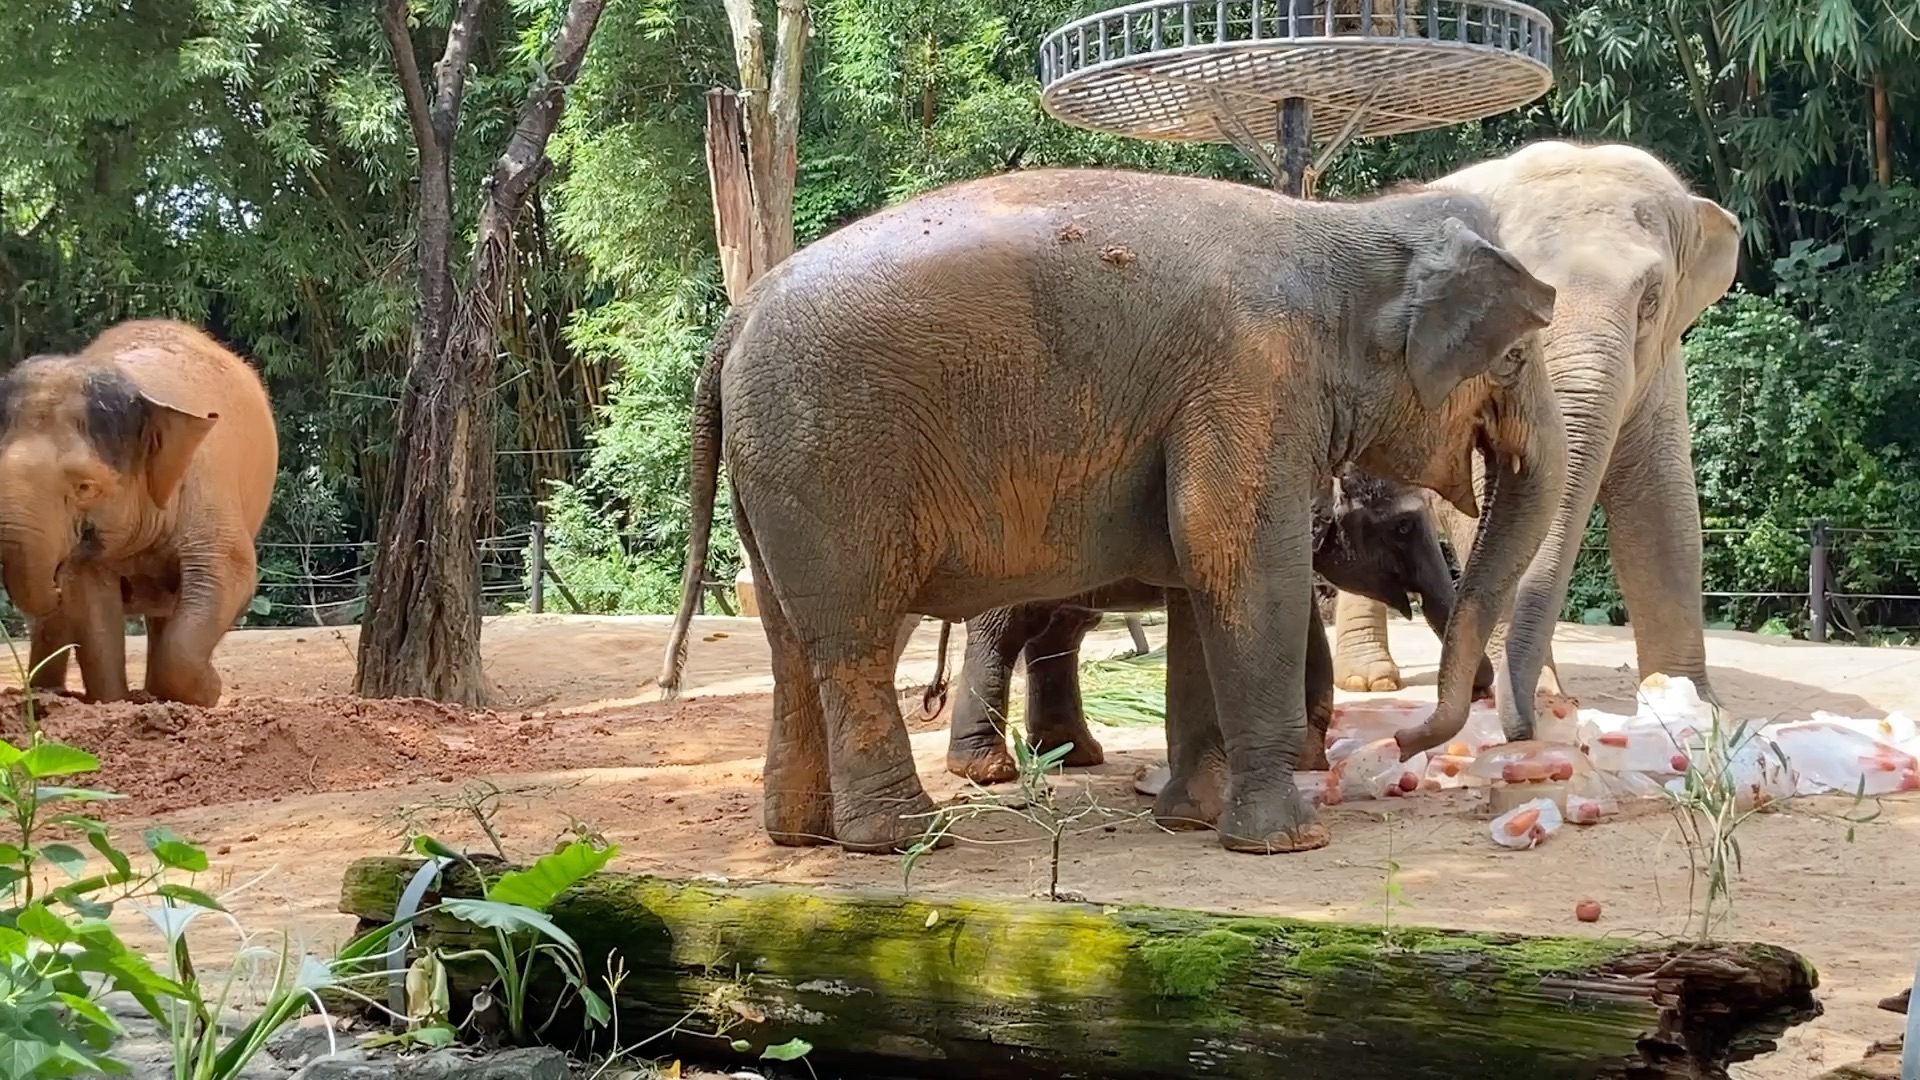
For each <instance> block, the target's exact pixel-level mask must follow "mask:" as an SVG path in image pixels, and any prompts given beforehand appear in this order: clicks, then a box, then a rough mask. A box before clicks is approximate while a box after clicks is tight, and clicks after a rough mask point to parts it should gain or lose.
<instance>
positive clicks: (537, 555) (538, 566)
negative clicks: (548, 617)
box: [527, 521, 547, 615]
mask: <svg viewBox="0 0 1920 1080" xmlns="http://www.w3.org/2000/svg"><path fill="white" fill-rule="evenodd" d="M546 585H547V526H546V524H545V523H544V522H540V521H536V522H534V523H533V587H532V589H531V590H529V592H528V595H527V607H528V608H529V609H530V610H531V611H532V612H533V613H534V614H535V615H538V614H540V613H541V612H542V611H544V610H545V609H546V606H547V604H546V600H547V589H546Z"/></svg>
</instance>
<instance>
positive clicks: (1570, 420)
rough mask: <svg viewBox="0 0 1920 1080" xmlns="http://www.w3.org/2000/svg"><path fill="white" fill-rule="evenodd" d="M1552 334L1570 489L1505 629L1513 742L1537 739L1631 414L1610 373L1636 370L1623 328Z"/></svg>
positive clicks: (1504, 716)
mask: <svg viewBox="0 0 1920 1080" xmlns="http://www.w3.org/2000/svg"><path fill="white" fill-rule="evenodd" d="M1555 329H1556V330H1557V331H1559V332H1558V333H1557V334H1556V335H1555V336H1556V339H1557V340H1556V341H1554V342H1551V343H1549V346H1548V356H1549V357H1550V362H1551V363H1552V365H1553V367H1554V368H1555V369H1557V370H1561V371H1565V372H1568V373H1569V374H1568V376H1567V377H1566V378H1565V379H1563V380H1562V383H1563V385H1561V386H1560V387H1559V388H1558V390H1557V391H1556V398H1557V400H1558V402H1559V408H1560V411H1561V415H1562V416H1563V417H1564V422H1565V425H1566V484H1565V487H1564V488H1563V489H1562V491H1561V493H1560V496H1559V498H1558V500H1557V504H1558V505H1557V506H1556V507H1555V509H1554V513H1553V519H1552V521H1551V522H1550V523H1549V525H1548V528H1547V531H1546V535H1545V537H1544V538H1543V539H1542V540H1541V542H1540V545H1539V549H1538V551H1537V552H1536V553H1535V554H1534V555H1533V558H1532V561H1531V563H1530V564H1529V565H1528V567H1527V569H1526V572H1525V574H1524V575H1523V576H1522V577H1521V579H1520V584H1519V586H1518V589H1517V591H1516V593H1515V597H1514V601H1513V609H1512V610H1513V617H1512V620H1511V621H1510V623H1509V625H1508V627H1507V640H1506V650H1505V656H1504V659H1503V662H1502V663H1501V671H1500V685H1499V687H1498V690H1497V693H1496V697H1497V698H1498V700H1499V703H1500V723H1501V727H1502V728H1503V729H1504V730H1505V733H1506V736H1507V738H1508V739H1510V740H1515V741H1518V740H1521V739H1531V738H1533V737H1534V731H1535V724H1534V705H1535V702H1534V695H1535V691H1536V688H1537V687H1538V686H1539V683H1540V669H1541V668H1542V667H1544V666H1545V663H1546V656H1547V650H1548V648H1549V646H1550V645H1551V643H1552V641H1553V629H1554V625H1555V624H1556V623H1557V622H1558V621H1559V618H1560V611H1561V609H1562V608H1563V607H1565V605H1566V602H1567V588H1568V586H1569V585H1570V584H1571V582H1572V581H1573V570H1574V564H1575V562H1576V561H1577V560H1578V558H1579V555H1580V542H1581V541H1582V540H1583V539H1584V538H1585V536H1586V532H1587V520H1588V519H1589V518H1590V517H1592V516H1593V505H1594V501H1595V499H1596V498H1597V497H1598V495H1599V492H1600V482H1601V479H1602V478H1603V477H1604V475H1605V473H1606V469H1607V462H1608V461H1609V459H1610V458H1611V457H1612V454H1613V444H1614V433H1615V432H1617V431H1618V430H1619V427H1620V418H1621V416H1622V414H1623V412H1624V410H1625V408H1626V400H1625V395H1624V389H1625V387H1624V386H1622V385H1620V384H1618V383H1617V382H1616V381H1614V380H1613V379H1611V378H1610V376H1609V375H1608V374H1607V373H1611V372H1618V371H1620V370H1622V368H1623V365H1625V366H1627V367H1626V369H1627V370H1631V367H1630V365H1631V364H1632V351H1631V350H1632V344H1631V342H1632V337H1631V332H1630V331H1628V330H1627V329H1625V328H1622V327H1618V326H1614V325H1611V324H1610V323H1605V322H1601V323H1599V324H1585V325H1583V324H1576V325H1573V326H1564V327H1556V328H1555ZM1556 346H1557V347H1556ZM1596 373H1597V374H1596Z"/></svg>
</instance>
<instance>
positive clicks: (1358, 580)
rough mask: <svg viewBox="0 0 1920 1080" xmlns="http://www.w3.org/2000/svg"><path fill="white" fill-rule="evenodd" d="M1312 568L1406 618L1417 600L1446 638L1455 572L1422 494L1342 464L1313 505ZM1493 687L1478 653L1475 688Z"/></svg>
mask: <svg viewBox="0 0 1920 1080" xmlns="http://www.w3.org/2000/svg"><path fill="white" fill-rule="evenodd" d="M1313 569H1314V572H1315V573H1317V574H1319V575H1320V576H1321V577H1323V578H1325V579H1326V580H1327V582H1328V583H1329V584H1330V585H1332V586H1333V587H1334V588H1337V589H1341V590H1344V591H1346V592H1348V593H1352V594H1355V595H1358V596H1365V597H1372V598H1376V599H1379V600H1380V601H1381V602H1383V603H1385V604H1387V605H1388V606H1389V607H1391V608H1393V609H1394V610H1395V611H1398V612H1399V613H1400V617H1401V618H1404V619H1411V618H1413V606H1412V604H1411V602H1410V601H1411V599H1412V598H1416V597H1417V598H1418V599H1419V601H1420V613H1421V615H1422V617H1423V618H1425V619H1426V622H1427V625H1428V626H1430V627H1432V628H1433V632H1434V635H1435V636H1436V637H1439V638H1441V639H1442V640H1444V639H1445V637H1446V632H1447V621H1448V620H1449V619H1451V618H1452V617H1453V604H1454V573H1453V568H1452V567H1451V566H1449V565H1448V564H1447V556H1446V552H1445V551H1444V550H1442V549H1441V547H1440V534H1439V530H1438V529H1437V528H1436V527H1435V524H1434V517H1433V508H1432V507H1431V506H1430V505H1429V503H1428V501H1427V497H1426V495H1425V493H1423V492H1420V491H1416V490H1414V489H1412V488H1409V487H1406V486H1405V485H1402V484H1398V483H1395V482H1394V481H1392V480H1388V479H1386V478H1384V477H1379V476H1374V475H1373V474H1371V473H1368V472H1366V471H1365V470H1362V469H1359V468H1355V467H1354V466H1352V465H1345V466H1342V467H1341V468H1340V469H1339V470H1337V471H1336V473H1335V474H1334V480H1333V487H1332V490H1331V491H1330V492H1329V495H1328V497H1326V498H1324V499H1321V500H1320V501H1319V503H1318V504H1317V505H1316V506H1315V516H1314V546H1313ZM1492 685H1493V667H1492V665H1491V664H1489V663H1488V662H1487V660H1486V658H1485V657H1482V658H1481V659H1480V663H1479V667H1478V669H1477V670H1476V671H1475V673H1474V680H1473V686H1474V690H1475V691H1476V692H1479V691H1483V690H1486V689H1489V688H1490V687H1492Z"/></svg>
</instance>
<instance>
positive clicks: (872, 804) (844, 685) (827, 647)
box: [788, 612, 933, 854]
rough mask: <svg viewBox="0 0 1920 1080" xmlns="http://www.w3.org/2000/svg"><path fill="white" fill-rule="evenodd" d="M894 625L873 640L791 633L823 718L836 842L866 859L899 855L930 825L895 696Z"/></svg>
mask: <svg viewBox="0 0 1920 1080" xmlns="http://www.w3.org/2000/svg"><path fill="white" fill-rule="evenodd" d="M794 614H795V613H793V612H789V613H788V617H789V618H792V617H793V616H794ZM893 625H894V624H893V623H892V622H891V621H890V620H889V621H888V623H887V626H886V627H884V628H883V629H882V630H881V632H880V633H878V634H875V633H872V632H867V633H863V632H861V631H860V630H859V629H858V628H856V627H853V626H851V625H844V624H843V625H835V626H833V627H831V628H830V629H827V630H826V631H825V632H824V633H822V632H820V628H819V627H811V626H797V627H796V629H798V630H799V633H800V636H801V640H802V641H804V642H806V646H805V647H806V650H807V655H808V659H809V661H810V663H811V665H812V668H813V673H814V677H815V678H816V679H817V680H818V682H819V685H820V705H821V709H822V711H823V712H824V714H825V717H826V729H827V764H828V768H829V771H830V772H831V775H832V781H833V783H832V788H833V836H834V839H835V840H836V841H838V842H839V844H840V846H841V847H843V848H846V849H847V850H848V851H854V852H861V853H867V854H886V853H891V852H896V851H901V850H904V849H905V848H906V847H907V846H908V845H910V844H912V843H913V841H914V840H916V839H918V838H919V837H920V836H922V835H923V834H924V833H925V832H926V831H927V828H928V826H929V825H931V823H932V822H931V815H932V813H933V800H931V799H929V798H928V797H927V793H926V789H924V788H923V787H921V785H920V776H919V774H918V773H917V772H916V771H915V769H914V763H913V747H912V745H911V744H910V743H909V742H908V741H907V726H906V720H905V718H904V717H902V716H901V715H900V700H899V697H898V695H897V694H896V693H895V692H894V685H893V672H894V663H893V659H894V658H893V641H892V626H893Z"/></svg>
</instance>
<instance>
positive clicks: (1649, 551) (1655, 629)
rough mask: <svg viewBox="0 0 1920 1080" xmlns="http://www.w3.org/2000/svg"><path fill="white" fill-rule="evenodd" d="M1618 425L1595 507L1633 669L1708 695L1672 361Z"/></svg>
mask: <svg viewBox="0 0 1920 1080" xmlns="http://www.w3.org/2000/svg"><path fill="white" fill-rule="evenodd" d="M1663 380H1664V381H1663V384H1662V385H1659V386H1656V387H1655V388H1654V389H1653V391H1652V392H1653V393H1657V394H1660V395H1661V397H1660V398H1659V399H1657V400H1655V401H1651V402H1648V403H1647V404H1646V406H1643V408H1642V409H1641V410H1640V411H1639V412H1637V413H1636V414H1635V415H1634V416H1633V417H1632V418H1631V419H1630V420H1629V421H1628V423H1627V425H1626V427H1625V428H1624V430H1622V431H1621V433H1620V443H1619V446H1618V447H1617V448H1616V449H1615V450H1614V453H1613V461H1612V463H1611V464H1610V465H1609V466H1608V469H1607V475H1606V479H1605V480H1604V481H1603V482H1602V483H1601V486H1600V505H1601V507H1602V509H1604V510H1605V511H1606V514H1607V549H1608V553H1609V555H1610V556H1611V557H1612V560H1613V574H1614V579H1615V580H1616V581H1617V582H1619V585H1620V596H1621V598H1622V599H1623V600H1625V601H1626V605H1627V619H1628V621H1629V622H1630V623H1631V624H1632V626H1633V644H1634V649H1635V651H1636V652H1637V653H1638V660H1639V664H1640V677H1641V678H1646V677H1647V676H1648V675H1652V674H1654V673H1655V672H1660V673H1662V674H1666V675H1674V676H1685V677H1686V678H1688V679H1691V680H1693V683H1694V686H1695V687H1696V688H1697V689H1698V690H1699V691H1700V695H1701V696H1702V697H1709V696H1710V695H1711V694H1712V688H1711V687H1710V686H1709V685H1708V683H1707V645H1706V627H1705V616H1704V615H1703V613H1702V612H1701V610H1700V588H1701V585H1700V576H1701V575H1700V499H1699V496H1698V494H1697V493H1696V492H1695V489H1694V480H1693V453H1692V446H1691V441H1692V440H1691V438H1690V436H1689V433H1688V429H1687V399H1686V382H1685V376H1684V373H1683V372H1682V370H1681V368H1680V365H1679V362H1678V360H1677V359H1676V360H1673V361H1669V363H1668V368H1667V371H1666V372H1664V373H1663Z"/></svg>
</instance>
